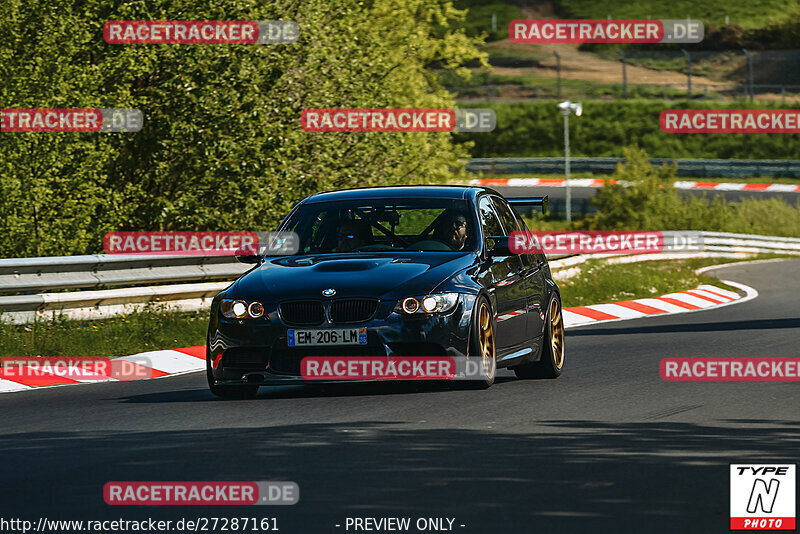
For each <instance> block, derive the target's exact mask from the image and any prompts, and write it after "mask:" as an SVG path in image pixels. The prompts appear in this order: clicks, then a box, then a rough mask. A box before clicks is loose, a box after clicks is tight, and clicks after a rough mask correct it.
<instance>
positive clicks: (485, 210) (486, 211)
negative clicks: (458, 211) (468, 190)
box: [478, 197, 505, 237]
mask: <svg viewBox="0 0 800 534" xmlns="http://www.w3.org/2000/svg"><path fill="white" fill-rule="evenodd" d="M478 211H479V212H480V217H481V228H483V235H484V237H489V236H499V235H505V234H504V233H503V227H502V226H501V225H500V221H499V220H498V219H497V215H496V214H495V212H494V209H493V208H492V203H491V202H490V201H489V198H488V197H483V198H482V199H481V200H480V202H479V204H478Z"/></svg>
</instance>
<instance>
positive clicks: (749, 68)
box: [742, 48, 753, 102]
mask: <svg viewBox="0 0 800 534" xmlns="http://www.w3.org/2000/svg"><path fill="white" fill-rule="evenodd" d="M742 52H744V55H746V56H747V78H748V84H747V86H748V87H749V93H750V102H752V101H753V54H751V53H750V51H749V50H747V49H746V48H742Z"/></svg>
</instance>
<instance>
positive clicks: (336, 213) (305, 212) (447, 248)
mask: <svg viewBox="0 0 800 534" xmlns="http://www.w3.org/2000/svg"><path fill="white" fill-rule="evenodd" d="M470 213H471V212H470V210H469V205H468V204H467V202H466V201H465V200H450V199H425V198H413V199H366V200H358V201H346V202H341V201H336V202H315V203H309V204H304V205H302V206H300V207H299V208H298V209H297V210H295V211H294V213H292V215H291V216H290V218H289V219H288V220H287V221H286V224H285V225H283V227H282V228H281V229H282V230H284V231H288V232H295V233H296V234H297V235H298V237H299V241H300V248H299V251H298V254H334V253H361V252H393V251H398V252H399V251H408V252H413V251H420V252H457V251H462V252H463V251H472V250H475V244H476V239H475V230H474V229H475V221H474V218H473V217H472V215H470Z"/></svg>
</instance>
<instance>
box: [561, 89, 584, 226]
mask: <svg viewBox="0 0 800 534" xmlns="http://www.w3.org/2000/svg"><path fill="white" fill-rule="evenodd" d="M558 110H559V111H560V112H561V114H562V115H563V116H564V171H565V172H566V177H567V181H566V183H565V185H566V187H567V222H572V192H571V191H570V188H569V116H570V114H571V113H572V112H573V111H574V112H575V116H576V117H580V116H581V114H582V113H583V104H581V103H580V102H570V101H569V100H565V101H564V102H561V103H560V104H559V105H558Z"/></svg>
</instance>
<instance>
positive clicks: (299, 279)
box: [207, 186, 564, 398]
mask: <svg viewBox="0 0 800 534" xmlns="http://www.w3.org/2000/svg"><path fill="white" fill-rule="evenodd" d="M546 202H547V198H546V197H543V198H542V197H533V198H525V199H506V198H504V197H503V196H502V195H500V194H499V193H497V192H496V191H493V190H492V189H489V188H486V187H465V186H398V187H376V188H364V189H352V190H346V191H336V192H327V193H319V194H315V195H312V196H310V197H308V198H306V199H305V200H303V201H302V202H300V203H299V204H298V205H297V206H295V207H294V209H292V211H291V212H290V213H289V214H288V215H287V216H286V218H285V219H284V220H283V222H282V223H281V225H280V227H279V228H278V230H279V231H280V232H292V233H293V234H294V236H295V239H296V240H297V243H298V245H299V248H298V250H297V252H296V253H295V254H293V255H287V256H262V255H258V254H253V255H244V254H243V255H240V256H237V257H238V259H239V260H240V261H243V262H247V263H253V264H255V265H254V267H253V268H252V269H251V270H250V271H248V272H247V273H245V274H243V275H242V276H240V277H239V278H238V279H237V280H236V281H235V282H233V284H231V285H230V287H228V288H227V289H225V290H224V291H222V292H221V293H219V294H218V295H217V296H216V297H215V298H214V300H213V303H212V306H211V321H210V324H209V329H208V340H207V351H208V354H207V374H208V383H209V387H210V388H211V391H212V392H213V393H214V394H216V395H218V396H221V397H233V398H246V397H252V396H253V395H255V394H256V392H257V391H258V387H259V386H260V385H271V384H292V383H296V384H299V383H305V382H306V380H305V379H304V378H303V376H302V375H301V372H300V369H301V362H302V360H303V358H307V357H311V356H316V357H334V356H341V357H351V356H353V357H355V356H370V357H393V356H398V357H453V358H461V359H465V360H467V361H473V362H477V363H479V364H480V368H481V370H482V373H481V378H480V379H479V380H473V381H472V384H473V385H475V386H478V387H489V386H491V385H492V383H493V382H494V379H495V371H496V369H497V368H502V367H507V368H511V369H513V370H514V372H515V373H516V375H517V376H518V377H520V378H555V377H557V376H559V375H560V374H561V372H562V369H563V365H564V323H563V319H562V313H561V299H560V295H559V289H558V286H557V285H556V283H555V282H554V281H553V278H552V275H551V273H550V268H549V266H548V263H547V259H546V257H545V256H544V255H542V254H521V255H517V254H514V253H513V252H512V251H511V250H510V248H509V235H510V234H511V232H514V231H527V227H526V226H525V222H524V221H523V220H522V218H521V217H520V216H519V215H518V213H517V212H516V211H515V209H514V207H513V206H514V205H517V204H519V205H526V204H527V205H536V206H540V207H541V208H542V210H544V209H545V206H546Z"/></svg>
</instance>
